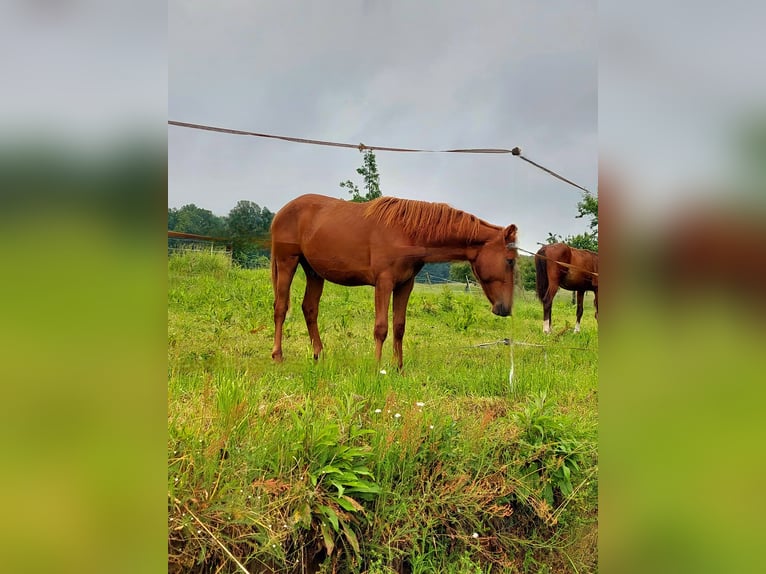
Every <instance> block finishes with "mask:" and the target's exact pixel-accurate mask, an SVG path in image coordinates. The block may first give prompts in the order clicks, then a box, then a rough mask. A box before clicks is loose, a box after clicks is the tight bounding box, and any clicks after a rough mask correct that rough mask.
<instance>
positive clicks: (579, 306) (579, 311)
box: [574, 291, 585, 333]
mask: <svg viewBox="0 0 766 574" xmlns="http://www.w3.org/2000/svg"><path fill="white" fill-rule="evenodd" d="M584 296H585V291H578V292H577V322H576V323H575V327H574V332H575V333H579V332H580V319H582V303H583V297H584Z"/></svg>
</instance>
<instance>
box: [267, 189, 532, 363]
mask: <svg viewBox="0 0 766 574" xmlns="http://www.w3.org/2000/svg"><path fill="white" fill-rule="evenodd" d="M271 242H272V248H271V279H272V283H273V286H274V349H273V350H272V352H271V357H272V358H273V359H274V360H275V361H281V360H282V325H283V324H284V321H285V315H286V313H287V309H288V306H289V300H290V284H291V283H292V280H293V276H294V274H295V270H296V268H297V267H298V264H300V265H301V266H302V267H303V270H304V271H305V273H306V292H305V294H304V296H303V305H302V308H303V316H304V317H305V319H306V326H307V327H308V331H309V336H310V337H311V343H312V346H313V347H314V358H315V359H316V358H318V357H319V354H320V353H321V351H322V341H321V339H320V338H319V330H318V328H317V315H318V313H319V298H320V297H321V296H322V289H323V287H324V282H325V280H327V281H331V282H332V283H338V284H340V285H347V286H357V285H373V286H374V287H375V329H374V337H375V359H376V360H377V361H380V355H381V350H382V348H383V342H384V341H385V340H386V336H387V335H388V307H389V302H390V301H391V295H392V293H393V308H394V312H393V325H394V358H395V359H396V361H397V363H398V366H399V369H401V368H402V339H403V338H404V324H405V320H406V319H405V316H406V311H407V302H408V300H409V297H410V293H411V292H412V288H413V286H414V285H415V276H416V275H417V274H418V272H419V271H420V270H421V269H422V267H423V265H424V264H425V263H430V262H436V261H456V260H460V261H469V262H470V264H471V268H472V269H473V273H474V275H475V276H476V278H477V279H478V280H479V283H480V284H481V287H482V289H483V290H484V293H485V295H486V296H487V298H488V299H489V301H490V303H492V312H493V313H494V314H495V315H499V316H501V317H505V316H507V315H510V314H511V307H512V305H513V267H514V263H515V260H516V256H517V250H516V226H515V225H509V226H508V227H505V228H503V227H500V226H497V225H492V224H490V223H487V222H485V221H482V220H481V219H479V218H478V217H476V216H474V215H471V214H469V213H465V212H463V211H458V210H457V209H454V208H452V207H450V206H449V205H447V204H445V203H428V202H424V201H414V200H409V199H398V198H394V197H380V198H378V199H375V200H373V201H370V202H367V203H354V202H350V201H344V200H342V199H336V198H334V197H326V196H323V195H314V194H309V195H302V196H300V197H298V198H296V199H294V200H292V201H290V202H289V203H287V205H285V206H284V207H283V208H282V209H280V210H279V212H278V213H277V214H276V215H275V216H274V219H273V221H272V223H271Z"/></svg>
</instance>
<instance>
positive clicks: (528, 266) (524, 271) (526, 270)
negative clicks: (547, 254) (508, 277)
mask: <svg viewBox="0 0 766 574" xmlns="http://www.w3.org/2000/svg"><path fill="white" fill-rule="evenodd" d="M515 279H516V285H521V286H522V287H524V289H525V290H527V291H534V289H535V281H536V278H535V258H534V257H533V256H531V255H519V256H518V258H517V259H516V278H515Z"/></svg>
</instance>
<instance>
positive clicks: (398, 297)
mask: <svg viewBox="0 0 766 574" xmlns="http://www.w3.org/2000/svg"><path fill="white" fill-rule="evenodd" d="M414 286H415V278H414V277H413V278H412V279H410V280H409V281H407V282H406V283H403V284H401V285H399V286H397V287H396V288H395V289H394V359H396V361H397V364H398V365H399V371H401V370H402V363H403V360H402V340H403V339H404V325H405V323H406V321H407V302H408V301H409V300H410V293H412V288H413V287H414Z"/></svg>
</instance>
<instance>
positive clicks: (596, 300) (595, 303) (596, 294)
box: [593, 287, 598, 321]
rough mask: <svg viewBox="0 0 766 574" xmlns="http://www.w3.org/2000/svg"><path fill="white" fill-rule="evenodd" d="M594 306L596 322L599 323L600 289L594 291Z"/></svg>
mask: <svg viewBox="0 0 766 574" xmlns="http://www.w3.org/2000/svg"><path fill="white" fill-rule="evenodd" d="M593 306H594V307H595V308H596V321H598V287H596V288H595V289H593Z"/></svg>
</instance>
